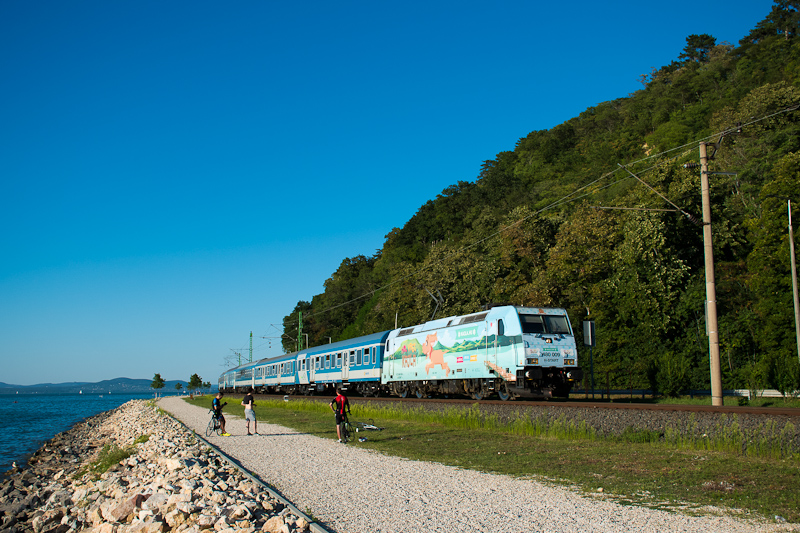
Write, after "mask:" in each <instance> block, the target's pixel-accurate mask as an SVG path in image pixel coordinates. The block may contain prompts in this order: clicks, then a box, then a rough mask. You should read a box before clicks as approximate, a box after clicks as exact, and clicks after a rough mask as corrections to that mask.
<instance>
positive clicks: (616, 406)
mask: <svg viewBox="0 0 800 533" xmlns="http://www.w3.org/2000/svg"><path fill="white" fill-rule="evenodd" d="M258 397H261V398H265V399H267V398H269V399H275V400H280V399H284V398H287V396H283V395H274V394H262V395H257V398H258ZM288 398H289V400H290V401H291V400H292V399H306V400H312V401H321V402H325V403H328V402H330V401H331V400H332V399H333V396H300V395H298V396H294V395H290V396H288ZM348 398H349V400H350V402H351V403H361V402H371V403H387V404H390V403H399V404H420V405H425V404H444V405H473V404H476V403H477V404H479V405H481V406H499V407H501V408H502V407H508V408H510V409H512V410H515V411H516V410H519V408H524V407H531V408H543V407H544V408H548V409H553V410H558V409H610V410H630V411H663V412H676V413H677V412H685V413H709V414H731V415H732V414H735V415H754V416H759V415H762V416H769V417H773V416H774V417H783V416H786V417H791V418H798V417H800V409H798V408H792V407H753V406H748V405H740V406H732V405H731V406H722V407H715V406H711V405H680V404H661V403H657V404H656V403H654V404H648V403H635V402H631V403H626V402H608V401H605V402H598V401H591V400H588V401H576V400H567V401H560V400H546V401H543V400H519V399H518V400H516V401H513V402H504V401H501V400H481V401H476V400H473V399H469V398H397V397H377V398H376V397H362V396H356V395H352V396H348Z"/></svg>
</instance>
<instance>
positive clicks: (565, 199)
mask: <svg viewBox="0 0 800 533" xmlns="http://www.w3.org/2000/svg"><path fill="white" fill-rule="evenodd" d="M798 109H800V104H796V105H792V106H787V107H784V108H782V109H779V110H777V111H775V112H772V113H770V114H768V115H764V116H762V117H759V118H753V119H751V120H750V121H749V122H746V123H739V124H737V125H736V126H734V127H731V128H728V129H725V130H723V131H720V132H717V133H714V134H711V135H708V136H706V137H703V138H701V139H699V140H694V141H691V142H689V143H686V144H683V145H681V146H677V147H674V148H670V149H668V150H664V151H662V152H659V153H656V154H649V155H648V156H646V157H643V158H641V159H638V160H635V161H632V162H630V163H628V164H626V165H622V164H620V163H617V165H618V167H619V168H616V169H614V170H612V171H609V172H606V173H605V174H603V175H601V176H600V177H599V178H597V179H595V180H593V181H591V182H589V183H587V184H586V185H583V186H581V187H579V188H577V189H576V190H574V191H572V192H571V193H568V194H566V195H564V196H562V197H561V198H559V199H558V200H555V201H554V202H551V203H550V204H548V205H546V206H545V207H543V208H541V209H539V210H537V211H535V212H533V213H531V214H530V215H528V216H526V217H523V218H521V219H519V220H516V221H514V222H512V223H511V224H508V225H506V226H503V227H501V228H499V229H498V230H497V231H495V232H494V233H492V234H490V235H488V236H486V237H483V238H481V239H478V240H476V241H474V242H472V243H470V244H467V245H464V246H462V247H460V248H458V249H457V250H454V251H452V252H450V253H449V254H446V255H444V256H443V257H441V258H440V259H438V260H437V261H434V262H432V263H430V264H428V265H424V266H422V267H420V268H418V269H417V270H414V271H413V272H411V273H409V274H406V275H404V276H401V277H400V278H397V279H395V280H393V281H391V282H389V283H387V284H385V285H383V286H381V287H378V288H375V289H373V290H371V291H369V292H367V293H365V294H363V295H361V296H357V297H355V298H352V299H350V300H347V301H345V302H342V303H339V304H336V305H333V306H330V307H327V308H325V309H321V310H318V311H315V312H313V313H306V314H304V315H303V316H304V318H305V319H310V318H312V317H315V316H318V315H322V314H324V313H327V312H330V311H333V310H335V309H339V308H341V307H344V306H346V305H350V304H353V303H355V302H358V301H360V300H363V299H365V298H369V297H372V296H373V295H374V294H375V293H377V292H379V291H383V290H386V289H388V288H390V287H393V286H394V285H397V284H398V283H401V282H403V281H405V280H408V279H412V278H414V277H416V276H418V275H420V274H421V273H423V272H425V271H427V270H429V269H430V268H432V267H434V266H436V265H439V264H441V263H443V262H444V261H447V260H449V259H451V258H452V257H455V256H457V255H458V254H461V253H464V252H465V251H468V250H470V249H472V248H474V247H476V246H478V245H480V244H482V243H484V242H487V241H489V240H491V239H493V238H495V237H497V236H498V235H501V234H503V233H505V232H507V231H509V230H511V229H513V228H515V227H517V226H519V225H520V224H522V223H523V222H525V221H527V220H529V219H531V218H533V217H535V216H538V215H540V214H541V213H543V212H546V211H549V210H551V209H555V208H556V207H559V206H562V205H566V204H569V203H573V202H576V201H578V200H580V199H582V198H586V197H588V196H591V195H593V194H596V193H597V192H599V191H601V190H604V189H606V188H609V187H613V186H614V185H616V184H618V183H621V182H623V181H626V180H628V179H630V178H631V176H632V177H633V178H635V179H636V180H638V181H639V182H640V183H642V184H644V185H645V186H647V187H648V188H649V189H650V190H651V191H653V192H655V193H656V194H658V195H659V196H660V197H661V198H662V199H664V201H666V202H667V203H669V204H670V205H672V206H673V207H675V209H676V210H677V211H678V212H680V213H681V214H683V215H684V216H685V217H686V218H687V219H688V220H689V221H690V222H692V223H693V224H696V225H697V224H698V220H697V218H695V217H694V216H692V215H691V214H689V213H687V212H686V211H684V210H683V209H681V208H680V207H678V206H677V205H676V204H674V203H673V202H672V201H670V200H669V199H667V198H666V197H665V196H664V195H662V194H660V193H659V192H658V191H656V190H655V189H654V188H653V187H651V186H650V185H649V184H647V183H646V182H645V181H643V180H642V179H640V178H639V177H638V176H637V175H636V174H634V173H633V172H631V171H630V170H629V168H628V167H631V166H634V165H637V164H639V163H642V162H645V161H651V160H653V159H656V158H660V157H663V156H665V155H667V154H670V153H674V152H676V151H680V150H684V151H687V149H689V150H688V152H691V151H694V150H695V149H697V148H698V147H699V146H700V144H701V143H704V142H708V141H709V140H713V139H718V138H721V137H722V136H724V135H726V134H730V133H733V132H737V131H741V130H742V128H744V127H747V126H750V125H752V124H756V123H758V122H761V121H764V120H767V119H769V118H772V117H775V116H777V115H781V114H785V113H789V112H792V111H796V110H798ZM688 152H687V153H688ZM656 167H657V165H651V166H650V167H647V168H645V169H643V170H641V171H639V173H640V174H642V173H647V172H650V171H651V170H653V169H654V168H656ZM620 170H624V171H626V172H628V173H629V174H630V176H625V177H624V178H620V179H618V180H616V181H614V182H612V183H609V184H606V185H604V186H602V187H600V188H598V189H597V190H594V191H590V192H586V193H584V194H580V193H582V192H583V191H586V190H587V189H588V188H590V187H592V186H593V185H595V184H597V183H600V182H602V181H603V180H605V179H607V178H608V177H610V176H612V175H614V174H615V173H617V172H619V171H620ZM665 211H670V210H665ZM273 326H274V325H273ZM296 330H297V328H296V327H295V328H292V329H290V330H289V331H296ZM285 331H286V330H284V332H285Z"/></svg>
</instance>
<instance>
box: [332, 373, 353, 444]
mask: <svg viewBox="0 0 800 533" xmlns="http://www.w3.org/2000/svg"><path fill="white" fill-rule="evenodd" d="M345 408H347V414H348V415H349V414H350V401H349V400H348V399H347V396H345V395H344V394H343V393H342V388H341V387H336V398H334V399H333V400H331V410H332V411H333V412H334V413H335V414H336V435H338V437H339V442H342V422H344V410H345Z"/></svg>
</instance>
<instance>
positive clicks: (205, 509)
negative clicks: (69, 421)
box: [0, 400, 309, 533]
mask: <svg viewBox="0 0 800 533" xmlns="http://www.w3.org/2000/svg"><path fill="white" fill-rule="evenodd" d="M109 450H112V451H119V450H123V451H125V453H123V454H122V456H124V455H127V454H128V453H130V455H128V456H127V457H125V458H123V459H122V460H119V461H115V462H114V463H113V464H112V466H111V467H110V468H109V469H108V470H107V471H105V472H103V473H98V472H97V470H96V469H95V465H97V463H98V460H99V459H102V457H103V456H109V454H108V452H109ZM0 524H2V525H0V530H2V533H5V532H9V533H23V532H26V533H27V532H33V533H68V532H70V531H76V532H83V531H86V532H92V533H156V532H166V531H174V532H176V533H194V532H200V531H204V530H209V531H212V532H213V531H219V532H221V533H229V532H230V533H232V532H233V531H237V532H239V531H244V532H247V533H250V532H255V531H265V532H276V533H277V532H282V533H295V532H303V531H308V530H309V523H308V521H307V520H306V519H305V518H304V517H302V516H298V515H297V514H296V513H294V512H293V511H292V509H291V508H290V507H288V506H286V505H285V504H284V503H283V502H282V501H281V500H280V499H278V498H276V497H274V496H273V495H272V494H271V493H270V492H269V491H268V490H266V489H265V488H264V487H263V486H262V485H261V484H259V483H256V482H254V481H253V480H252V479H250V478H249V477H248V476H246V475H244V474H243V473H242V472H241V471H239V470H238V469H237V468H235V467H234V466H233V465H231V464H230V463H228V462H227V461H225V460H224V459H223V458H222V457H220V456H219V455H218V454H217V453H216V452H214V451H213V450H212V449H210V448H209V447H208V446H207V445H206V444H205V443H203V442H202V441H201V440H199V439H198V438H197V437H196V436H195V435H194V434H193V432H192V431H190V430H188V429H186V427H185V426H183V425H182V424H180V423H179V422H177V421H176V420H174V419H173V418H171V417H169V416H166V415H165V414H164V413H163V412H161V411H160V410H159V409H157V408H156V407H155V406H154V405H152V404H151V403H149V402H146V401H143V400H133V401H130V402H128V403H126V404H124V405H122V406H120V407H119V408H117V409H115V410H113V411H109V412H106V413H101V414H99V415H97V416H95V417H92V418H90V419H88V420H87V421H85V422H83V423H81V424H78V425H76V426H75V427H73V428H72V429H71V430H69V431H66V432H64V433H60V434H58V435H56V437H54V438H53V439H52V440H50V441H49V442H48V443H47V444H45V445H44V446H43V447H42V448H41V449H40V450H39V451H37V452H36V453H35V454H33V455H32V456H31V458H30V460H29V462H28V466H27V468H24V469H19V468H14V469H12V470H11V471H10V472H8V473H7V475H6V478H5V479H4V480H3V482H2V484H0Z"/></svg>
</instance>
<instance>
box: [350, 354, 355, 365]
mask: <svg viewBox="0 0 800 533" xmlns="http://www.w3.org/2000/svg"><path fill="white" fill-rule="evenodd" d="M354 364H356V352H350V366H353V365H354Z"/></svg>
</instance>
